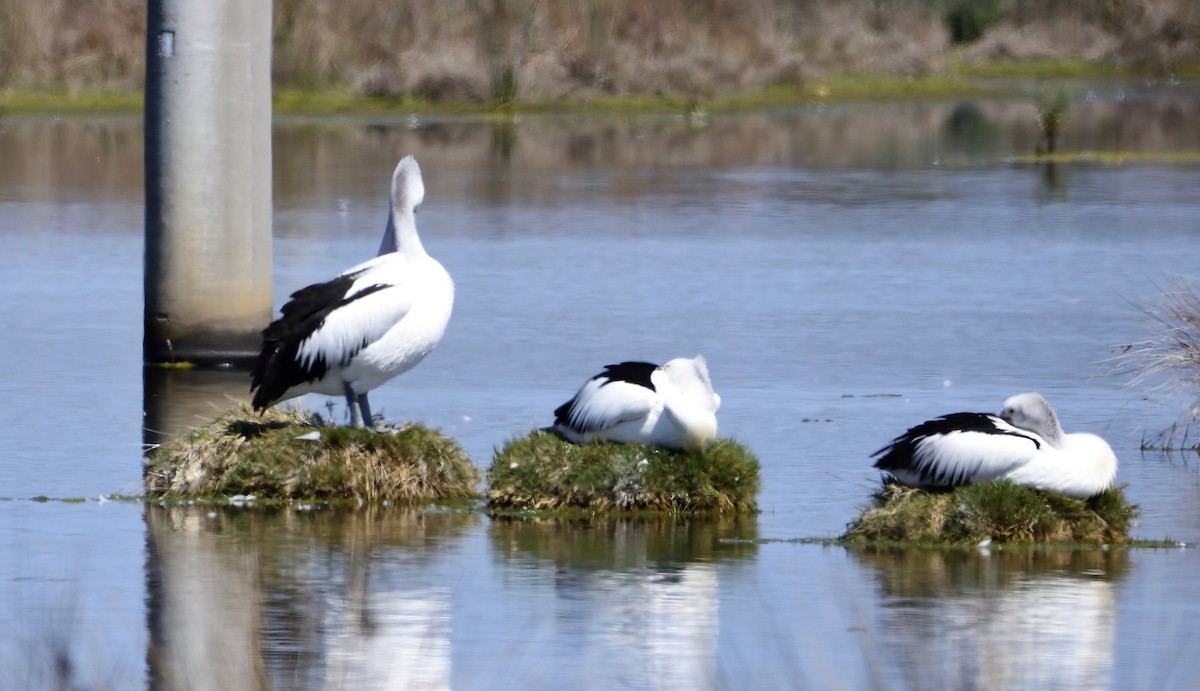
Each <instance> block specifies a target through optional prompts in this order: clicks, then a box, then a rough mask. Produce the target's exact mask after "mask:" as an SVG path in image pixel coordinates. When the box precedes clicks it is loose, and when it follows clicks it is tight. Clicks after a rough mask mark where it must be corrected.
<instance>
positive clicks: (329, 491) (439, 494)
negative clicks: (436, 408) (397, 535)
mask: <svg viewBox="0 0 1200 691" xmlns="http://www.w3.org/2000/svg"><path fill="white" fill-rule="evenodd" d="M479 479H480V473H479V469H478V468H477V467H476V466H475V464H474V463H472V462H471V459H469V458H468V457H467V455H466V454H465V453H464V452H463V450H462V448H461V447H460V446H459V445H458V443H457V442H456V441H454V440H453V439H450V438H448V437H446V436H443V435H442V434H441V433H440V432H438V431H436V430H432V429H429V428H427V427H424V426H422V425H415V424H410V425H405V426H404V427H400V428H394V429H382V430H368V429H353V428H349V427H334V426H328V425H320V424H316V423H315V421H314V419H313V417H312V416H311V415H309V414H308V413H305V412H302V411H294V410H278V409H271V410H268V411H266V412H265V413H263V414H262V415H257V414H255V413H253V412H251V411H250V410H249V409H248V408H246V407H241V408H239V409H237V410H234V411H232V412H230V413H227V414H225V415H223V416H221V417H220V418H217V419H216V420H215V421H213V422H212V423H210V424H208V425H205V426H203V427H198V428H196V429H193V430H191V431H190V432H189V433H187V434H186V435H183V436H182V437H181V438H180V439H178V440H176V441H174V442H172V443H170V444H167V445H165V446H163V447H161V448H159V449H157V450H156V451H155V452H154V454H153V455H151V456H150V458H149V459H147V461H146V467H145V472H144V488H145V491H146V494H147V495H148V496H150V497H165V498H182V497H194V498H199V497H214V496H228V495H254V496H256V497H258V498H260V499H359V500H362V501H367V502H376V501H384V500H387V501H401V502H423V501H438V500H446V499H466V498H472V497H476V496H478V492H477V490H476V486H477V485H478V482H479Z"/></svg>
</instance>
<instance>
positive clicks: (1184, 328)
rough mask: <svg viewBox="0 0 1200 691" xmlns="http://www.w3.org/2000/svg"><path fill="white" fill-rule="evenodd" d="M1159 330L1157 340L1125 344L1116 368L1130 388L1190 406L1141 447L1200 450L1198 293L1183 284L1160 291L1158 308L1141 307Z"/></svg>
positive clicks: (1199, 301)
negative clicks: (1182, 398)
mask: <svg viewBox="0 0 1200 691" xmlns="http://www.w3.org/2000/svg"><path fill="white" fill-rule="evenodd" d="M1141 309H1142V311H1143V312H1145V313H1146V314H1147V315H1148V316H1150V317H1151V318H1152V319H1153V320H1154V321H1155V322H1157V324H1158V326H1159V329H1160V331H1159V333H1158V334H1156V335H1155V336H1153V337H1151V338H1149V339H1146V340H1144V341H1139V342H1136V343H1131V344H1128V345H1126V346H1124V347H1122V349H1121V353H1120V355H1118V356H1117V357H1116V358H1115V361H1116V363H1117V365H1116V367H1115V369H1116V370H1117V371H1118V372H1120V373H1122V374H1126V375H1129V376H1130V384H1131V385H1133V386H1139V387H1142V388H1144V389H1146V391H1147V393H1148V394H1150V395H1152V396H1153V397H1154V398H1158V399H1161V400H1164V401H1165V400H1170V399H1174V398H1176V397H1178V396H1181V395H1182V396H1185V397H1187V398H1189V399H1190V403H1189V404H1188V405H1187V406H1186V407H1185V408H1184V410H1183V412H1182V413H1181V414H1180V416H1179V419H1178V420H1176V421H1175V423H1173V424H1172V425H1171V426H1170V427H1168V428H1166V429H1164V430H1162V431H1160V432H1158V433H1157V434H1156V435H1154V436H1153V437H1152V438H1150V439H1143V441H1142V448H1143V449H1147V450H1160V449H1161V450H1168V449H1182V448H1189V449H1195V450H1197V451H1200V433H1198V432H1197V430H1200V294H1198V293H1197V292H1196V290H1195V289H1194V288H1193V287H1192V286H1190V285H1188V283H1187V282H1186V281H1184V280H1182V279H1181V280H1179V281H1178V282H1177V283H1176V284H1175V285H1173V286H1171V287H1170V288H1168V289H1166V290H1164V291H1163V300H1162V303H1161V304H1160V305H1159V306H1158V307H1142V308H1141Z"/></svg>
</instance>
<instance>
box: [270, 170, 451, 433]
mask: <svg viewBox="0 0 1200 691" xmlns="http://www.w3.org/2000/svg"><path fill="white" fill-rule="evenodd" d="M424 198H425V184H424V182H422V180H421V169H420V167H418V166H417V162H416V160H415V159H413V157H412V156H406V157H405V158H403V159H401V161H400V163H398V164H397V165H396V170H395V172H394V173H393V174H392V193H391V209H390V211H389V213H388V223H387V229H386V230H385V231H384V234H383V243H382V244H381V245H380V247H379V256H377V257H375V258H374V259H371V260H370V261H366V262H363V263H362V264H359V265H357V266H354V267H351V268H349V269H347V270H346V271H344V272H342V273H341V275H339V276H338V277H337V278H335V279H333V280H331V281H326V282H325V283H315V284H313V285H310V286H308V287H307V288H301V289H300V290H298V291H296V292H295V293H292V298H291V300H289V301H288V303H287V304H286V305H284V306H283V310H282V312H283V316H281V317H280V318H279V319H276V320H275V321H274V322H272V323H271V325H270V326H268V327H267V328H266V329H264V330H263V332H262V334H263V344H262V351H261V352H259V354H258V360H257V361H255V363H254V368H253V370H252V371H251V373H250V376H251V384H250V390H251V391H253V392H254V409H255V410H264V409H266V408H268V407H270V406H272V405H274V404H275V403H278V402H279V401H286V400H288V399H290V398H295V397H297V396H302V395H304V394H306V393H319V394H325V395H327V396H339V395H340V396H345V397H346V405H347V406H348V407H349V409H350V421H351V424H352V425H353V426H355V427H362V426H363V425H364V424H366V425H373V424H374V419H373V418H372V416H371V405H370V403H369V402H368V401H367V393H368V392H369V391H371V390H372V389H374V388H375V387H377V386H379V385H380V384H383V383H384V382H386V381H388V380H389V379H391V378H392V377H395V376H396V375H398V374H401V373H402V372H407V371H408V370H410V369H412V368H413V367H414V366H416V364H417V363H419V362H420V361H421V360H423V359H424V358H425V356H426V355H428V354H429V353H430V352H431V351H432V350H433V349H434V348H435V347H437V344H438V341H440V340H441V338H442V334H443V333H444V332H445V331H446V324H447V323H448V322H449V321H450V311H451V309H452V308H453V306H454V282H453V281H451V280H450V274H448V273H446V270H445V269H444V268H442V265H441V264H440V263H438V261H437V260H436V259H434V258H433V257H431V256H429V255H428V254H426V253H425V248H424V247H423V246H422V245H421V238H420V237H418V236H417V222H416V210H417V207H418V206H420V204H421V201H422V200H423V199H424Z"/></svg>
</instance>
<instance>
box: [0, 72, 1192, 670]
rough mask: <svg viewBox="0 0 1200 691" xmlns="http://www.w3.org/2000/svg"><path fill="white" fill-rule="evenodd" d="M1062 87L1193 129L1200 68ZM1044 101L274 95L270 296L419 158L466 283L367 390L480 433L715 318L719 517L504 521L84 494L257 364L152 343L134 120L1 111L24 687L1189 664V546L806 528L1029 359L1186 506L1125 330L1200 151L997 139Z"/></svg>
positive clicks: (1147, 529) (10, 596) (344, 252)
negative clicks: (1134, 370)
mask: <svg viewBox="0 0 1200 691" xmlns="http://www.w3.org/2000/svg"><path fill="white" fill-rule="evenodd" d="M1078 93H1080V94H1081V95H1080V98H1079V101H1078V102H1077V104H1076V106H1075V109H1074V110H1073V114H1074V117H1073V119H1072V121H1071V125H1070V127H1069V128H1068V131H1067V132H1066V134H1065V135H1064V140H1063V142H1061V144H1060V146H1061V147H1062V149H1063V150H1068V151H1080V150H1101V151H1110V150H1139V151H1160V152H1169V151H1178V150H1190V151H1195V150H1200V127H1197V123H1200V91H1198V90H1197V89H1196V87H1195V85H1187V84H1183V85H1145V84H1140V85H1089V86H1088V87H1087V89H1084V90H1080V91H1079V92H1078ZM1036 143H1037V136H1036V126H1035V124H1034V111H1033V108H1032V106H1030V105H1029V104H1028V103H1026V102H1024V101H1011V102H1009V101H986V102H977V103H908V104H883V105H870V106H865V105H864V106H855V107H839V108H811V109H801V110H791V111H781V112H774V113H765V114H757V115H745V116H737V117H718V116H710V117H707V118H699V119H688V118H675V117H630V118H586V117H571V118H565V117H564V118H558V117H550V116H546V117H536V118H521V119H519V120H518V121H517V122H515V123H505V124H491V123H485V122H478V121H471V120H454V119H440V120H439V119H423V118H408V117H398V118H395V119H384V120H376V121H369V122H366V121H356V120H342V119H327V120H288V119H281V120H279V121H278V122H277V125H276V129H275V134H274V156H275V159H274V175H275V185H274V207H275V217H274V234H275V257H274V260H275V267H276V273H275V285H276V293H275V294H276V302H277V304H279V303H282V301H283V300H284V299H285V298H286V296H287V295H288V293H290V292H291V291H292V290H294V289H296V288H297V287H300V286H302V285H305V284H307V283H310V282H313V281H315V280H319V279H324V278H327V277H329V276H331V275H333V273H334V272H336V271H339V270H341V269H342V268H345V267H347V266H349V265H351V264H354V263H356V262H358V261H360V260H362V259H364V258H366V257H369V256H371V255H372V254H373V253H374V251H375V248H376V247H377V246H378V242H379V236H380V234H381V233H382V230H383V222H384V214H385V213H386V209H387V202H386V188H387V181H388V176H389V175H390V171H391V169H392V166H393V165H394V164H395V161H396V160H397V159H398V158H399V157H400V156H401V155H404V154H408V153H411V154H413V155H415V156H416V157H417V159H418V160H419V161H420V162H421V165H422V169H423V171H424V175H425V183H426V187H427V194H426V203H425V205H424V207H423V208H422V210H421V213H420V215H419V217H418V224H419V226H420V229H421V232H422V237H423V240H424V243H425V246H426V248H427V249H428V250H429V251H430V253H431V254H433V255H434V256H436V257H438V258H439V259H440V260H441V261H442V263H443V264H444V265H445V266H446V268H447V269H448V270H449V271H450V273H451V274H452V276H453V277H454V279H455V281H456V283H457V287H458V293H457V302H456V305H455V313H454V317H453V319H452V321H451V325H450V328H449V330H448V332H447V334H446V337H445V339H444V340H443V342H442V344H441V346H440V347H439V348H438V350H437V351H436V352H435V353H434V354H433V355H431V356H430V357H429V358H428V359H427V360H426V361H425V363H423V364H422V365H421V366H420V367H418V368H417V369H416V370H414V371H413V372H411V373H409V374H407V375H404V376H403V377H401V378H400V379H398V380H396V381H394V382H392V383H391V384H389V385H387V386H385V387H384V388H381V389H379V390H377V391H376V392H374V393H373V394H372V401H373V403H374V407H375V408H376V411H377V412H382V413H383V414H384V415H385V416H386V417H387V418H389V419H391V420H400V419H408V420H416V421H420V422H423V423H425V424H428V425H431V426H434V427H438V428H440V429H441V430H442V431H443V432H445V433H446V434H448V435H451V436H453V437H455V438H457V439H458V440H459V441H460V442H461V443H462V445H463V446H464V448H465V449H466V451H467V452H468V454H470V455H471V457H472V458H474V459H475V460H476V462H477V463H479V464H480V465H481V466H482V467H486V466H487V465H488V463H489V462H490V458H491V453H492V450H493V448H494V447H495V446H497V445H499V444H501V443H503V441H504V440H505V439H507V438H508V437H510V436H515V435H521V434H524V433H525V432H526V431H528V430H529V429H530V428H532V427H536V426H542V425H545V424H547V423H548V422H549V421H550V418H551V413H552V411H553V410H554V408H555V406H557V405H558V404H559V403H561V402H562V401H563V400H565V399H566V398H568V397H569V396H570V395H571V394H572V393H573V392H574V390H575V389H576V388H577V387H578V385H579V384H580V383H581V382H582V381H583V379H585V378H586V377H588V376H590V375H591V374H592V373H594V372H595V371H596V370H597V368H598V367H600V366H602V365H604V364H607V363H609V362H613V361H616V360H618V359H650V360H656V361H663V360H666V359H668V358H671V357H676V356H691V355H695V354H697V353H702V354H704V355H705V356H706V357H707V359H708V361H709V365H710V369H711V371H712V376H713V380H714V384H715V386H716V389H717V391H718V392H719V393H720V394H721V396H722V408H721V412H720V424H721V432H722V434H723V435H726V436H732V437H735V438H736V439H738V440H739V441H741V442H742V443H744V444H746V445H747V446H749V447H750V448H751V449H752V450H754V451H755V452H756V453H757V455H758V456H759V457H760V458H761V460H762V466H763V477H762V481H763V490H762V494H761V496H760V506H761V508H762V512H761V513H760V514H758V515H757V516H753V517H749V518H744V519H741V520H738V521H726V522H721V521H715V522H714V521H688V520H678V521H675V520H667V519H661V520H630V519H623V518H598V519H596V520H593V521H582V522H564V521H556V520H544V521H518V520H507V519H490V518H488V517H486V516H484V515H482V514H480V513H473V512H462V511H452V510H447V509H436V508H435V509H432V510H428V511H420V510H405V509H397V508H391V509H384V508H369V509H364V510H361V511H357V512H343V511H331V510H305V511H301V510H289V511H283V510H211V509H208V508H163V507H158V506H143V505H141V504H138V503H132V502H125V501H102V500H100V497H103V496H109V495H111V494H113V493H124V494H128V493H136V492H137V491H138V487H139V482H140V470H141V465H140V459H141V452H142V445H143V443H144V442H145V441H148V440H153V439H155V438H156V437H155V433H156V432H165V433H171V432H172V431H174V430H177V429H179V428H180V427H181V426H186V425H189V424H194V423H196V422H200V421H202V420H203V419H204V418H205V417H212V416H214V415H215V414H217V413H218V412H220V411H221V410H223V409H225V408H227V407H229V406H231V405H233V403H234V401H235V400H240V399H244V397H245V396H246V393H247V392H246V390H245V389H246V384H245V381H244V375H240V374H237V373H232V374H228V375H226V376H224V377H221V376H217V375H210V376H203V377H198V376H187V375H185V374H178V373H177V374H172V375H170V376H169V377H166V379H167V381H165V382H164V381H158V380H157V379H155V380H153V381H149V382H147V383H145V384H144V382H143V372H142V367H141V359H140V358H141V308H142V276H141V268H142V266H141V260H142V207H141V200H142V177H141V176H142V168H141V164H142V130H141V124H140V122H139V121H138V120H137V119H128V120H126V119H112V120H99V119H96V120H93V119H87V120H71V119H50V118H46V119H30V120H22V119H15V118H7V119H0V257H3V259H2V260H0V262H2V264H3V267H4V270H3V271H4V274H3V275H4V280H3V281H2V282H0V298H2V299H3V301H4V304H5V305H6V309H5V310H3V313H2V314H3V317H2V321H0V325H2V326H3V332H4V334H5V341H6V344H7V345H6V348H5V353H6V357H5V358H3V365H0V366H2V367H3V368H4V376H3V377H0V392H2V393H3V394H4V400H5V401H6V402H7V404H8V405H7V416H6V419H7V423H6V424H5V425H4V426H3V427H2V430H3V431H2V432H0V435H2V438H3V440H4V442H5V443H4V445H3V448H4V452H3V454H0V498H2V499H0V620H3V621H6V622H9V627H8V630H7V632H6V635H5V636H4V637H3V638H2V639H0V640H2V642H0V689H9V688H12V689H22V688H42V687H57V686H58V685H59V680H60V673H61V676H62V677H68V678H69V679H70V680H71V681H72V683H75V684H78V685H79V686H82V687H86V688H136V687H152V688H456V689H510V688H526V689H558V688H585V689H586V688H595V689H608V688H644V689H650V688H671V689H680V688H689V689H690V688H696V689H703V688H731V689H740V688H755V689H760V688H934V687H945V688H988V689H1000V688H1130V687H1142V688H1187V687H1192V686H1193V685H1194V684H1195V679H1196V678H1198V675H1200V639H1197V638H1196V637H1195V635H1194V622H1195V621H1196V620H1197V617H1200V580H1198V579H1197V576H1196V575H1195V574H1197V573H1200V557H1198V556H1197V550H1195V549H1193V548H1190V547H1189V548H1184V549H1163V550H1111V551H1099V550H1096V551H1084V552H1080V551H1039V552H1033V553H1027V552H1011V551H1002V550H994V549H993V550H992V551H991V552H990V553H986V552H976V551H969V552H964V553H958V552H950V553H942V552H936V553H931V552H923V551H922V552H912V551H871V550H847V549H844V548H841V547H831V546H821V545H818V544H810V543H806V542H802V541H801V540H802V539H803V538H812V537H831V536H836V535H838V534H839V533H840V532H841V531H842V530H843V529H844V527H845V524H846V523H847V522H848V521H849V520H851V519H852V518H854V517H855V516H856V515H857V513H858V511H859V510H860V509H861V508H862V507H863V506H864V505H865V504H866V503H867V501H868V500H869V496H870V493H871V492H872V490H873V489H874V488H875V487H877V486H878V482H879V478H878V474H877V473H876V472H874V471H873V470H872V468H871V463H870V460H869V458H868V456H869V455H870V454H871V452H873V451H874V450H875V449H877V448H878V447H879V446H881V445H882V444H884V443H886V442H887V441H888V440H890V439H891V438H892V437H893V436H894V435H895V434H897V433H899V432H900V431H902V430H903V429H904V428H905V427H907V426H909V425H911V424H913V423H915V422H918V421H921V420H924V419H926V418H928V417H930V416H933V415H937V414H941V413H945V412H951V411H956V410H993V409H996V408H997V407H998V406H999V405H1000V403H1001V402H1002V401H1003V399H1004V398H1005V397H1007V396H1008V395H1009V394H1012V393H1015V392H1019V391H1025V390H1038V391H1041V392H1042V393H1043V394H1045V395H1046V396H1047V398H1048V399H1049V400H1050V401H1051V403H1052V404H1054V405H1055V407H1056V408H1057V410H1058V412H1059V415H1060V417H1061V418H1062V422H1063V425H1064V427H1065V428H1066V429H1067V431H1073V430H1080V431H1082V430H1087V431H1092V432H1096V433H1098V434H1101V435H1103V436H1105V437H1106V438H1107V439H1108V440H1109V441H1110V443H1112V445H1113V447H1114V449H1115V450H1116V452H1117V455H1118V457H1119V458H1120V460H1121V467H1120V471H1119V475H1118V478H1119V481H1120V482H1122V483H1126V484H1127V488H1126V492H1127V495H1128V497H1129V498H1130V500H1131V501H1133V502H1135V503H1137V504H1140V505H1141V507H1142V514H1141V520H1140V523H1139V525H1138V527H1137V528H1136V531H1135V533H1136V535H1137V536H1139V537H1144V538H1152V539H1157V538H1171V539H1173V540H1179V541H1182V542H1186V543H1189V544H1195V543H1197V542H1200V510H1198V509H1197V507H1198V506H1200V502H1197V497H1198V494H1200V471H1198V465H1200V457H1197V455H1196V453H1195V452H1176V453H1173V454H1164V453H1151V452H1142V451H1140V449H1139V447H1140V445H1141V441H1142V439H1143V438H1144V437H1146V436H1151V435H1153V434H1154V433H1156V432H1157V431H1159V430H1161V429H1162V428H1164V427H1165V426H1167V425H1169V424H1171V423H1172V422H1174V421H1175V420H1176V419H1177V417H1178V415H1179V413H1180V412H1181V411H1182V410H1183V407H1184V406H1185V405H1186V404H1187V403H1188V401H1187V399H1186V398H1183V399H1178V398H1170V397H1167V396H1165V395H1163V394H1160V393H1155V392H1148V391H1147V390H1145V389H1143V388H1137V387H1130V386H1128V382H1129V378H1128V376H1124V375H1121V374H1119V373H1118V372H1117V371H1116V370H1118V369H1119V363H1115V362H1114V360H1113V358H1114V357H1115V356H1116V355H1117V354H1118V353H1119V352H1120V351H1121V347H1122V346H1123V345H1125V344H1129V343H1133V342H1136V341H1139V340H1142V339H1146V338H1149V337H1153V336H1155V335H1157V334H1158V333H1159V328H1160V327H1159V326H1158V325H1157V324H1156V323H1155V322H1154V320H1153V319H1151V318H1149V317H1148V316H1147V315H1146V314H1144V312H1143V308H1152V307H1154V306H1156V305H1157V304H1159V303H1160V302H1161V292H1162V291H1163V290H1164V289H1168V288H1170V287H1172V286H1173V285H1174V284H1175V282H1176V281H1179V280H1191V281H1193V285H1195V283H1194V281H1195V280H1196V272H1197V269H1196V267H1198V266H1200V242H1198V240H1200V223H1198V219H1200V195H1198V194H1197V190H1200V166H1197V165H1160V164H1153V163H1126V164H1123V165H1101V164H1077V165H1069V166H1065V165H1059V166H1056V167H1053V168H1051V167H1047V166H1033V165H1026V164H1020V163H1016V162H1014V161H1013V160H1012V157H1013V156H1014V155H1015V154H1019V153H1025V152H1028V151H1032V149H1033V147H1034V146H1035V145H1036ZM147 392H148V393H147ZM307 403H308V404H309V405H310V406H314V407H322V406H323V405H324V404H323V401H322V400H321V399H319V398H313V399H311V400H308V401H307ZM341 412H342V411H341V407H340V406H338V407H337V408H335V413H337V414H339V415H340V414H341ZM147 426H148V427H151V428H152V430H151V432H144V427H147ZM40 497H47V498H49V499H50V500H49V501H44V502H43V501H34V499H35V498H40ZM74 499H79V500H82V501H64V500H74ZM56 670H57V671H56ZM64 670H65V671H64Z"/></svg>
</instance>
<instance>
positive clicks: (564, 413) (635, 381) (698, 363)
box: [553, 355, 721, 449]
mask: <svg viewBox="0 0 1200 691" xmlns="http://www.w3.org/2000/svg"><path fill="white" fill-rule="evenodd" d="M720 406H721V397H720V396H718V395H717V394H716V393H715V392H714V391H713V388H712V381H711V380H710V379H709V376H708V364H707V363H706V362H705V360H704V358H703V357H701V356H699V355H697V356H696V357H694V358H676V359H674V360H671V361H670V362H668V363H667V364H665V365H663V366H662V367H659V366H657V365H654V364H652V363H649V362H621V363H618V364H615V365H608V366H606V367H605V368H604V371H603V372H601V373H599V374H597V375H596V376H594V377H592V378H591V379H588V380H587V381H586V382H584V384H583V386H582V387H580V389H579V392H578V393H576V394H575V397H574V398H572V399H571V400H569V401H567V402H566V403H564V404H562V405H561V406H559V407H558V408H557V409H556V410H555V411H554V418H555V420H554V427H553V429H554V430H555V431H557V432H558V433H559V434H560V435H562V436H563V437H564V438H566V439H567V440H568V441H571V442H574V443H576V444H591V443H594V442H603V441H608V442H617V443H623V444H656V445H658V446H663V447H666V448H669V449H702V448H704V447H706V446H708V445H709V444H711V443H712V442H713V441H714V440H715V439H716V438H717V409H718V408H720Z"/></svg>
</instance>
